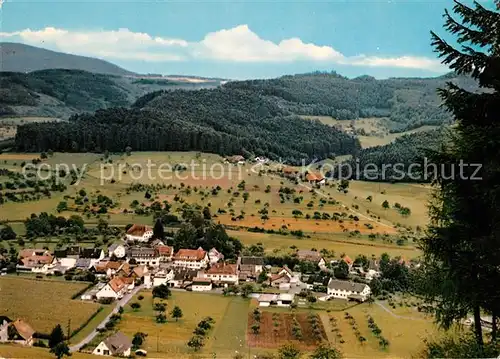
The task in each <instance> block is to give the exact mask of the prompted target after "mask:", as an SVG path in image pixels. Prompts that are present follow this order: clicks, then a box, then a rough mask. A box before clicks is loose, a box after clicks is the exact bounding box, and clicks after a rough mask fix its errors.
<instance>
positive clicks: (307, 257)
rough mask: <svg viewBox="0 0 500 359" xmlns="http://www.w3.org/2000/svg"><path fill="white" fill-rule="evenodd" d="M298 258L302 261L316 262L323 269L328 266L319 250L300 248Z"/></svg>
mask: <svg viewBox="0 0 500 359" xmlns="http://www.w3.org/2000/svg"><path fill="white" fill-rule="evenodd" d="M297 258H298V259H299V260H301V261H309V262H313V263H316V264H317V265H318V267H320V268H321V269H324V268H326V266H325V264H326V262H325V260H324V259H323V257H322V256H321V254H320V253H319V252H317V251H308V250H299V251H297Z"/></svg>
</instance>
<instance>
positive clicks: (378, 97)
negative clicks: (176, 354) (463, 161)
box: [225, 72, 477, 132]
mask: <svg viewBox="0 0 500 359" xmlns="http://www.w3.org/2000/svg"><path fill="white" fill-rule="evenodd" d="M448 81H451V82H453V83H456V84H459V85H460V86H461V87H464V88H467V89H476V88H477V85H476V84H475V82H474V81H473V80H471V79H469V78H466V77H461V76H455V75H453V74H448V75H445V76H441V77H436V78H422V79H420V78H393V79H387V80H376V79H375V78H373V77H369V76H361V77H357V78H354V79H348V78H346V77H343V76H340V75H338V74H336V73H320V72H317V73H310V74H302V75H293V76H283V77H280V78H277V79H269V80H249V81H238V82H229V83H227V84H226V85H225V87H227V88H233V89H246V90H251V91H257V92H259V93H261V94H263V95H265V96H268V97H273V98H275V99H276V101H277V102H278V103H279V104H280V106H281V107H283V108H286V109H288V110H290V111H292V112H294V113H296V114H301V115H321V116H332V117H334V118H336V119H339V120H351V119H356V118H360V117H388V118H389V119H390V120H391V123H392V125H393V127H392V128H391V131H392V132H403V131H406V130H411V129H414V128H418V127H420V126H423V125H442V124H448V123H450V122H451V115H450V114H449V113H447V112H446V111H445V110H444V109H443V108H441V106H440V104H441V102H440V100H439V98H438V96H437V93H436V89H437V88H443V87H444V86H445V84H446V82H448Z"/></svg>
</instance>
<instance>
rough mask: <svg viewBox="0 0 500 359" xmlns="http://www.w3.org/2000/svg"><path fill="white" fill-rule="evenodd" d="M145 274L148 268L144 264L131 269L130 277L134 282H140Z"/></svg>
mask: <svg viewBox="0 0 500 359" xmlns="http://www.w3.org/2000/svg"><path fill="white" fill-rule="evenodd" d="M147 273H149V269H148V266H146V265H145V264H140V265H138V266H135V267H134V268H133V269H132V273H130V277H131V278H133V279H134V280H136V279H141V280H142V279H143V278H144V276H145V275H146V274H147Z"/></svg>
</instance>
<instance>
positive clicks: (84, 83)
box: [0, 69, 219, 119]
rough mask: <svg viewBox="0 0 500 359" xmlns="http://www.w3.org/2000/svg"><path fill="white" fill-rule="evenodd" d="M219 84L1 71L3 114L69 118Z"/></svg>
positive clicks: (59, 71) (0, 110)
mask: <svg viewBox="0 0 500 359" xmlns="http://www.w3.org/2000/svg"><path fill="white" fill-rule="evenodd" d="M218 85H219V81H218V80H213V81H209V80H207V81H206V82H196V83H193V82H183V81H180V80H175V81H174V80H169V79H162V78H160V79H158V78H137V77H123V76H112V75H104V74H96V73H91V72H86V71H81V70H63V69H53V70H43V71H34V72H30V73H21V72H0V116H49V117H58V118H64V119H66V118H68V117H69V116H71V115H72V114H75V113H81V112H94V111H96V110H98V109H105V108H110V107H116V106H129V105H131V104H132V103H133V102H134V101H135V100H136V99H137V98H138V97H139V96H142V95H144V94H146V93H148V92H152V91H157V90H159V89H164V88H168V89H177V88H188V89H198V88H207V87H208V88H211V87H216V86H218Z"/></svg>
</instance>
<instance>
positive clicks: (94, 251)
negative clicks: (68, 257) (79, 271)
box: [80, 248, 101, 259]
mask: <svg viewBox="0 0 500 359" xmlns="http://www.w3.org/2000/svg"><path fill="white" fill-rule="evenodd" d="M100 256H101V249H100V248H84V249H82V250H81V252H80V258H89V259H98V258H99V257H100Z"/></svg>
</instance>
